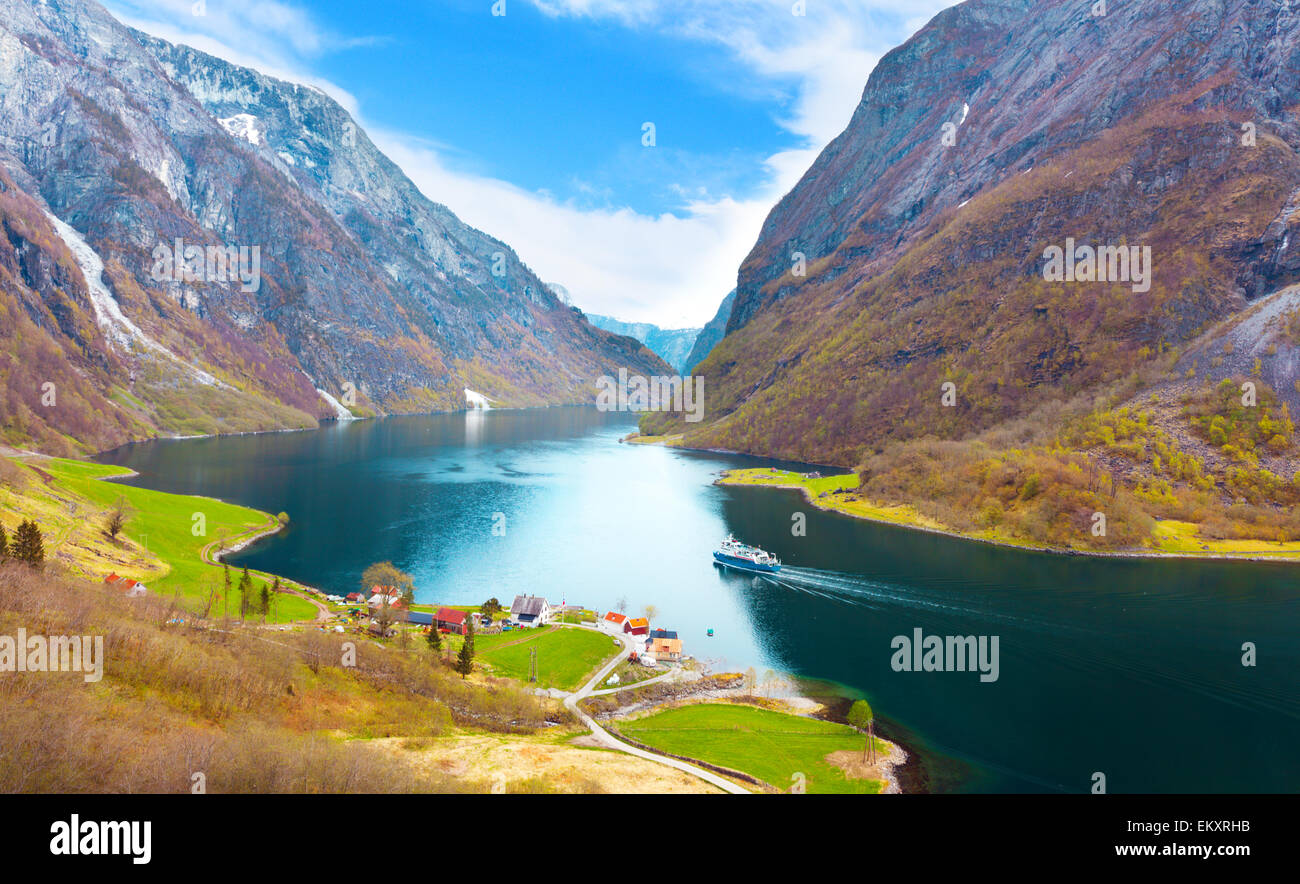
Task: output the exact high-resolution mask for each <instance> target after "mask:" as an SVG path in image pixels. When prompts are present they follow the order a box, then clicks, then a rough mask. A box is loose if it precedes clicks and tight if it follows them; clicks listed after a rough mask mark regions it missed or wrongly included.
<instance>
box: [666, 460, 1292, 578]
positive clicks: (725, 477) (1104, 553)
mask: <svg viewBox="0 0 1300 884" xmlns="http://www.w3.org/2000/svg"><path fill="white" fill-rule="evenodd" d="M641 444H653V443H641ZM760 469H761V468H760ZM742 471H743V468H742V469H735V470H724V471H723V473H722V475H721V476H720V477H719V478H718V479H716V480H715V481H714V483H713V484H714V485H722V486H726V487H729V488H777V489H780V490H783V491H799V492H802V494H803V497H804V500H806V501H807V502H808V503H810V504H812V505H813V506H814V507H816V508H817V509H819V510H822V511H824V512H830V513H836V514H838V515H841V516H846V517H848V518H851V519H858V520H860V521H864V522H874V523H876V524H880V525H892V526H895V527H898V528H905V529H908V530H911V531H924V532H926V533H929V534H938V535H941V536H944V537H950V538H953V539H954V540H966V541H972V542H975V543H985V544H989V545H990V546H997V547H1002V548H1004V549H1013V550H1023V551H1025V552H1038V553H1047V554H1049V555H1058V556H1093V557H1096V558H1109V559H1194V560H1200V561H1238V562H1273V563H1285V564H1300V552H1291V551H1279V552H1277V553H1263V552H1214V551H1206V552H1169V551H1160V550H1144V549H1125V550H1109V551H1108V550H1092V549H1076V548H1074V547H1054V546H1043V545H1042V544H1038V543H1030V542H1024V543H1020V542H1015V541H1011V540H1002V539H998V538H994V537H981V536H979V535H976V534H968V533H966V532H963V531H958V530H956V529H954V528H945V527H936V526H935V525H926V524H923V523H920V522H917V521H909V520H906V519H897V520H895V519H885V518H878V517H874V516H871V515H867V514H865V513H856V512H851V511H849V510H846V509H842V508H840V507H836V506H834V505H832V504H827V503H824V502H822V501H821V500H820V498H819V497H818V496H814V495H813V493H812V491H811V489H809V488H808V487H807V486H806V485H801V484H797V483H791V482H775V481H774V482H762V483H759V482H743V481H735V480H733V479H732V474H733V473H738V472H742ZM863 502H864V503H865V504H867V505H868V506H875V507H877V508H879V509H888V508H892V507H888V506H885V505H880V504H872V503H871V502H870V501H865V500H864V501H863Z"/></svg>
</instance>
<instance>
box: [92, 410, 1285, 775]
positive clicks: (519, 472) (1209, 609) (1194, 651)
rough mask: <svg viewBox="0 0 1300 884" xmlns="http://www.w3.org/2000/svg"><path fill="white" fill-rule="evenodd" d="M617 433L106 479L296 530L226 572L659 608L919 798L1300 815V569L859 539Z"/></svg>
mask: <svg viewBox="0 0 1300 884" xmlns="http://www.w3.org/2000/svg"><path fill="white" fill-rule="evenodd" d="M632 429H633V421H632V420H631V419H630V418H629V417H628V416H627V415H609V414H601V413H598V412H596V411H595V410H594V409H590V408H556V409H540V410H529V411H493V412H487V413H482V412H469V413H462V414H453V415H434V416H420V417H402V418H388V419H384V420H381V421H363V422H356V423H351V424H342V425H334V426H327V427H326V428H324V429H321V430H317V431H310V432H303V433H277V434H263V435H252V436H236V437H222V438H210V439H194V440H184V441H162V442H151V443H144V444H140V445H135V446H129V447H126V448H122V449H118V450H117V451H114V452H110V453H109V454H107V455H105V456H104V457H103V458H101V459H103V460H105V461H108V462H113V463H120V464H124V465H127V466H130V467H132V468H134V469H136V470H137V471H139V473H140V476H139V477H138V478H137V479H136V480H134V481H136V482H137V483H138V484H141V485H146V486H148V487H151V488H160V489H163V490H169V491H178V492H184V493H194V494H207V495H211V496H215V497H220V498H223V499H226V500H231V501H234V502H238V503H241V504H246V505H249V506H254V507H257V508H259V509H263V510H268V511H270V512H280V511H287V512H288V513H289V514H290V516H291V518H292V522H291V525H290V528H289V530H288V531H286V532H284V533H282V534H281V535H278V536H276V537H274V538H271V539H269V540H266V541H264V542H262V543H260V544H258V545H256V546H255V547H252V548H250V549H249V550H247V551H245V552H244V553H243V554H241V555H240V556H239V557H238V558H237V559H236V560H235V561H238V562H239V563H240V564H248V565H250V566H252V567H256V568H261V569H265V570H267V571H272V572H276V573H279V574H283V575H286V576H289V577H292V578H294V579H297V580H302V581H304V582H307V583H310V584H312V585H315V586H319V587H321V588H322V589H326V590H328V591H333V592H340V593H342V592H349V591H352V590H353V589H355V588H356V587H357V581H358V579H359V577H360V575H361V571H362V570H363V569H364V568H365V567H366V565H368V564H370V563H372V562H375V561H379V560H384V559H388V560H392V561H393V562H395V563H396V564H397V565H398V566H399V567H401V568H402V569H404V570H406V571H408V572H410V573H411V574H412V575H414V577H415V579H416V583H417V586H418V588H419V591H418V599H419V600H420V601H424V602H432V601H437V602H445V603H476V602H481V601H484V600H485V599H487V598H488V597H490V596H495V597H496V598H498V599H500V600H502V601H503V602H505V603H506V604H509V601H510V599H511V598H513V596H514V595H515V594H518V593H529V592H531V593H534V594H538V595H545V596H546V597H547V598H548V599H551V600H552V601H553V602H559V601H561V600H563V601H567V602H569V603H579V604H583V605H585V606H588V607H592V608H597V609H600V610H607V609H609V608H611V607H615V606H617V605H619V603H620V602H621V601H622V602H626V607H627V610H629V611H632V612H640V611H641V610H642V609H643V608H644V607H645V606H647V605H653V606H654V607H655V608H656V609H657V614H656V618H655V619H656V624H657V625H660V626H664V627H667V628H670V629H676V630H677V631H678V632H679V633H680V634H681V637H682V638H683V640H684V642H685V645H686V652H687V653H689V654H693V655H695V656H696V657H699V658H701V659H705V660H709V661H712V662H713V664H714V665H715V667H716V668H720V669H734V668H745V667H749V666H753V667H755V668H756V669H758V670H759V671H760V673H761V672H762V671H764V670H766V669H771V670H774V671H777V672H788V673H794V674H796V675H801V676H806V677H809V678H817V679H825V680H828V681H832V682H835V683H838V684H839V685H842V686H844V687H845V689H847V690H849V691H854V692H860V693H862V694H864V695H866V696H868V697H869V698H870V699H871V701H872V704H873V706H874V707H875V708H876V710H877V714H878V715H880V716H881V717H883V718H884V719H886V720H887V723H888V725H889V726H890V727H891V732H892V733H894V734H896V735H902V736H903V738H904V739H905V741H906V742H907V743H908V744H909V745H912V746H914V747H916V748H918V749H919V750H920V751H921V754H922V756H923V757H924V758H925V759H926V765H925V769H926V772H927V774H928V776H929V779H930V786H931V788H934V789H936V790H964V791H1066V792H1085V791H1087V790H1088V789H1089V788H1090V786H1091V783H1092V776H1093V774H1094V772H1102V773H1104V774H1105V775H1106V777H1107V786H1108V789H1109V791H1111V792H1238V791H1241V792H1257V791H1259V792H1294V791H1297V790H1300V759H1298V758H1297V754H1296V747H1297V746H1300V677H1298V676H1297V673H1300V629H1297V626H1298V625H1300V568H1297V567H1295V566H1284V565H1276V564H1258V563H1246V562H1241V563H1236V562H1234V563H1207V562H1187V561H1178V560H1164V561H1153V560H1118V559H1094V558H1087V557H1077V556H1053V555H1047V554H1042V553H1033V552H1024V551H1019V550H1009V549H1002V548H998V547H992V546H989V545H986V544H979V543H972V542H968V541H961V540H955V539H952V538H947V537H942V536H938V535H931V534H925V533H922V532H915V531H908V530H905V529H901V528H895V527H891V526H887V525H876V524H871V523H866V522H861V521H858V520H853V519H849V518H846V517H842V516H837V515H833V514H828V513H823V512H819V511H817V510H815V509H813V508H811V507H810V506H808V505H807V504H806V503H805V502H804V501H803V499H802V498H801V497H800V496H799V495H798V494H796V493H794V492H784V491H773V490H770V489H754V488H722V487H718V486H714V485H713V484H712V482H713V480H714V478H716V475H717V473H718V472H719V471H721V470H723V469H726V468H729V467H734V466H754V465H768V464H774V465H778V464H777V462H775V461H767V460H759V459H754V458H746V457H742V456H736V455H715V454H707V453H697V452H684V451H674V450H669V449H664V448H659V447H653V446H637V445H624V444H619V442H618V439H619V437H621V436H623V435H625V434H626V433H628V432H630V431H631V430H632ZM795 512H802V513H804V514H805V515H806V519H807V534H806V536H795V535H794V534H793V533H792V530H791V529H792V524H793V522H792V515H793V514H794V513H795ZM502 525H504V535H501V534H500V533H499V532H498V533H494V531H493V528H494V526H497V527H498V528H499V527H500V526H502ZM727 533H734V534H735V535H736V536H737V537H738V538H740V539H742V540H744V541H746V542H749V543H753V544H757V545H759V546H762V547H764V548H765V549H768V550H770V551H772V552H774V553H775V554H776V555H778V556H780V557H781V559H782V560H783V561H784V562H785V563H786V567H785V568H784V569H783V571H782V573H781V575H780V576H779V577H778V578H777V579H776V580H766V579H762V578H753V577H750V576H747V575H740V574H735V573H732V572H723V571H720V570H719V569H718V568H716V567H715V566H714V565H713V563H712V560H711V556H710V553H711V551H712V550H713V548H714V547H715V546H716V544H717V542H718V541H719V540H720V539H721V538H722V537H723V536H725V535H726V534H727ZM916 628H920V629H922V631H923V634H925V635H939V636H946V635H975V636H990V637H991V636H997V637H998V647H999V652H1000V653H999V671H998V678H997V680H996V681H992V682H982V681H981V680H980V678H979V675H978V673H975V672H970V671H967V672H896V671H894V669H893V668H892V667H891V665H890V660H891V658H892V657H893V656H894V649H893V647H892V642H893V640H894V637H895V636H900V635H905V636H908V637H910V636H912V635H913V630H914V629H916ZM708 629H713V630H714V635H713V637H711V638H710V637H708V636H707V630H708ZM1244 642H1253V643H1255V646H1256V647H1257V654H1258V665H1257V666H1255V667H1244V666H1242V665H1241V657H1242V650H1241V648H1242V644H1243V643H1244Z"/></svg>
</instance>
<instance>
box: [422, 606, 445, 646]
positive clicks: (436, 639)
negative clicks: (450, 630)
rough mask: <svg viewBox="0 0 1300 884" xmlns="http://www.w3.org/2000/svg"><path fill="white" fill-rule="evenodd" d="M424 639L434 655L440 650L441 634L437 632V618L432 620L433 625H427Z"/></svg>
mask: <svg viewBox="0 0 1300 884" xmlns="http://www.w3.org/2000/svg"><path fill="white" fill-rule="evenodd" d="M434 616H435V617H436V616H437V615H436V614H435V615H434ZM424 641H425V643H426V644H428V646H429V650H431V651H433V653H434V654H435V655H437V654H438V652H439V651H441V650H442V635H441V634H440V633H439V632H438V621H437V620H434V621H433V625H432V626H430V627H429V634H428V635H426V636H425V637H424Z"/></svg>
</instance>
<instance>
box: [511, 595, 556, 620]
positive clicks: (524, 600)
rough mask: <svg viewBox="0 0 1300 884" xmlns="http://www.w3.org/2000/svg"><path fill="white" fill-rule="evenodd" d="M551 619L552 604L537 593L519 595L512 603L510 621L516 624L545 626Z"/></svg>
mask: <svg viewBox="0 0 1300 884" xmlns="http://www.w3.org/2000/svg"><path fill="white" fill-rule="evenodd" d="M550 621H551V606H550V605H549V604H547V602H546V599H544V598H542V597H541V596H537V595H517V596H515V600H514V602H513V603H512V604H511V605H510V622H511V623H513V624H514V625H515V626H543V625H545V624H547V623H549V622H550Z"/></svg>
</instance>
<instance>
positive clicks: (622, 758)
mask: <svg viewBox="0 0 1300 884" xmlns="http://www.w3.org/2000/svg"><path fill="white" fill-rule="evenodd" d="M572 736H573V735H572V733H571V732H570V733H566V734H562V735H550V734H542V735H537V736H519V735H506V734H469V733H460V734H454V735H449V736H446V737H439V738H436V739H433V740H428V741H421V742H419V743H407V741H403V740H400V739H399V740H392V741H384V740H377V741H374V742H379V743H382V742H391V743H392V744H393V745H394V746H396V747H399V748H401V749H402V750H403V751H404V753H406V754H408V757H409V758H410V760H411V761H412V763H413V764H414V765H415V767H416V768H417V769H422V770H425V771H429V772H437V773H440V774H443V775H447V776H453V777H456V778H458V779H463V780H479V781H486V782H489V783H493V784H495V785H496V786H497V787H498V788H504V789H505V791H514V788H512V784H519V783H523V782H526V781H532V780H544V781H545V782H546V783H547V784H548V785H550V786H551V787H552V788H554V789H555V790H557V791H561V792H591V791H600V792H607V793H612V794H662V793H666V792H671V793H692V792H693V793H700V792H707V793H716V792H718V790H717V789H716V788H714V787H713V786H710V785H709V784H708V783H706V782H704V781H703V780H700V779H697V778H696V777H693V776H691V775H689V774H687V773H683V772H682V771H678V770H674V769H673V768H671V767H668V766H666V765H662V764H656V763H655V762H653V761H646V760H645V759H642V758H637V757H635V756H632V755H628V754H626V753H623V752H617V751H613V750H609V749H603V748H595V747H594V746H592V745H590V743H591V739H590V737H586V738H584V737H579V738H577V739H576V740H574V739H572Z"/></svg>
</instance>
